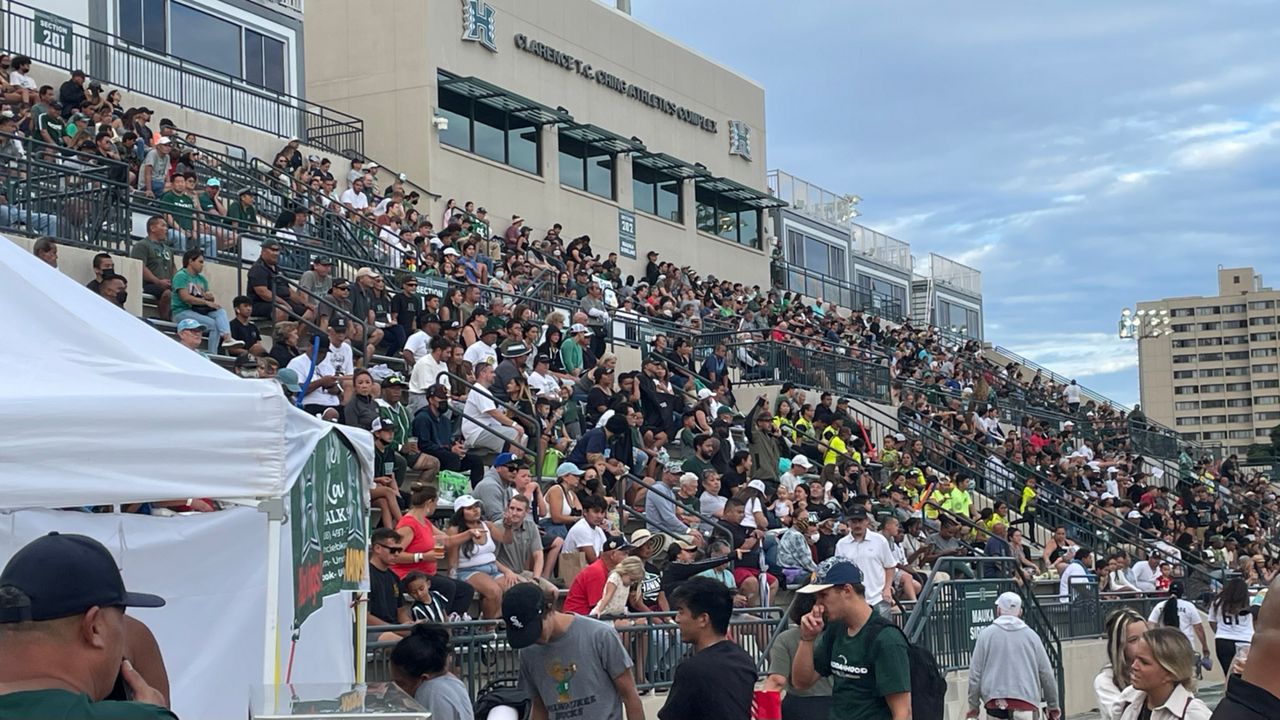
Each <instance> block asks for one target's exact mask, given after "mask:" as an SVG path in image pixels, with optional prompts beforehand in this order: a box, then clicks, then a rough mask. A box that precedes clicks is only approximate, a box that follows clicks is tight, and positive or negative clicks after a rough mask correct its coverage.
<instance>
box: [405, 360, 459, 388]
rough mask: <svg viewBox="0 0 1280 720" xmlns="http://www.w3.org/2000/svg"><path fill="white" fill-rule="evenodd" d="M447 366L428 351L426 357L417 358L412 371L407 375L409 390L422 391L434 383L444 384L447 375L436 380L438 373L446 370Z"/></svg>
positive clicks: (446, 381)
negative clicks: (437, 360)
mask: <svg viewBox="0 0 1280 720" xmlns="http://www.w3.org/2000/svg"><path fill="white" fill-rule="evenodd" d="M448 369H449V367H448V366H447V365H445V364H444V363H442V362H436V359H435V358H434V357H431V354H430V353H428V354H427V356H426V357H423V358H421V359H419V360H418V361H417V362H416V363H414V364H413V372H412V373H410V375H409V392H411V393H424V392H426V391H427V388H430V387H434V386H436V385H446V384H447V383H448V377H447V376H446V377H445V378H443V379H442V380H437V378H439V377H440V373H442V372H444V371H446V370H448Z"/></svg>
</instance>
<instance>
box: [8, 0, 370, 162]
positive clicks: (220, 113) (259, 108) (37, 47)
mask: <svg viewBox="0 0 1280 720" xmlns="http://www.w3.org/2000/svg"><path fill="white" fill-rule="evenodd" d="M297 1H298V2H299V4H300V0H297ZM34 13H35V8H33V7H31V6H29V5H25V4H23V3H20V2H16V0H8V1H7V2H4V3H3V4H2V5H0V15H2V16H3V18H2V20H3V23H4V24H3V31H4V38H5V43H6V50H8V51H9V52H10V53H12V54H14V55H19V54H21V55H27V56H29V57H31V58H32V59H33V60H34V62H35V63H36V64H37V65H48V66H51V67H57V68H61V69H63V70H66V71H68V72H70V71H71V70H73V69H83V70H85V71H86V72H87V73H88V74H89V77H91V78H93V79H94V80H97V81H99V82H101V83H102V84H103V86H105V87H118V88H121V89H123V90H128V91H130V92H135V93H139V94H141V95H146V96H148V97H153V98H156V99H157V100H163V101H165V102H169V103H173V104H174V105H178V106H179V107H183V108H189V109H191V110H195V111H198V112H201V113H204V114H205V115H209V116H212V117H217V118H222V119H223V120H227V121H229V122H233V123H235V124H237V125H243V126H245V127H249V128H253V129H255V130H261V131H263V132H267V133H271V134H273V135H276V136H279V137H296V138H298V139H299V140H301V141H303V142H304V143H306V144H308V145H312V146H314V147H318V148H323V149H325V150H328V151H329V152H334V153H349V152H354V153H363V152H364V123H363V121H362V120H360V118H357V117H355V116H352V115H348V114H346V113H344V112H340V111H338V110H334V109H333V108H329V107H325V106H324V105H318V104H316V103H313V102H308V101H307V100H305V99H303V98H300V97H295V96H293V95H286V94H280V93H275V92H272V91H270V90H266V89H263V88H259V87H255V86H253V85H251V84H249V83H248V82H246V81H245V80H243V79H242V78H238V77H233V76H231V75H228V74H226V73H223V72H220V71H218V70H214V69H212V68H209V67H205V66H203V65H200V64H198V63H193V62H190V61H188V60H183V59H181V58H177V57H173V56H171V55H164V54H158V53H155V52H153V51H150V50H147V49H144V48H141V47H138V46H136V45H133V44H131V43H129V42H128V41H127V40H125V39H124V38H121V37H119V36H116V35H111V34H109V33H106V32H103V31H101V30H98V29H95V28H90V27H88V26H87V25H83V24H81V23H77V22H74V21H70V20H68V21H67V25H68V26H69V35H68V36H67V37H66V38H65V46H64V47H54V46H53V45H52V44H45V43H43V42H40V41H39V40H40V38H39V37H38V36H37V34H36V26H35V25H36V21H35V19H34Z"/></svg>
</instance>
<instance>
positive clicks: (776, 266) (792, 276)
mask: <svg viewBox="0 0 1280 720" xmlns="http://www.w3.org/2000/svg"><path fill="white" fill-rule="evenodd" d="M773 275H774V277H775V279H778V280H781V281H782V283H783V288H784V289H786V290H790V291H792V292H798V293H800V294H801V295H806V296H808V297H812V298H822V300H823V301H824V302H834V303H835V304H836V305H838V306H840V307H842V308H848V309H849V310H861V311H862V312H864V313H867V314H869V315H879V316H880V317H884V318H888V319H890V320H893V321H901V320H904V319H906V309H905V308H904V307H903V304H902V302H901V301H899V300H897V299H895V298H893V297H891V296H889V295H885V294H884V293H879V292H876V291H874V290H871V289H869V288H864V287H859V286H857V285H854V284H853V283H851V282H849V281H848V280H845V279H843V278H837V277H832V276H830V275H825V274H823V273H820V272H818V271H816V270H811V269H809V268H806V267H803V266H800V265H793V264H791V263H789V262H787V261H785V260H781V259H775V260H774V261H773Z"/></svg>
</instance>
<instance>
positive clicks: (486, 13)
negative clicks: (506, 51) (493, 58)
mask: <svg viewBox="0 0 1280 720" xmlns="http://www.w3.org/2000/svg"><path fill="white" fill-rule="evenodd" d="M462 39H463V40H469V41H471V42H478V43H480V44H481V45H483V46H485V47H486V48H488V49H489V51H490V52H498V38H497V35H496V32H495V27H494V11H493V6H492V5H490V4H489V3H487V2H485V1H484V0H462Z"/></svg>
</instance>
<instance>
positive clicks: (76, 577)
mask: <svg viewBox="0 0 1280 720" xmlns="http://www.w3.org/2000/svg"><path fill="white" fill-rule="evenodd" d="M161 605H164V600H163V599H162V598H159V597H157V596H155V595H144V594H141V593H131V592H126V591H125V588H124V581H123V580H122V579H121V578H120V570H119V569H117V567H116V561H115V559H114V558H112V557H111V553H110V552H109V551H108V550H107V548H105V547H103V545H102V543H100V542H98V541H97V540H94V539H93V538H90V537H86V536H84V535H70V534H58V533H49V534H48V535H45V536H43V537H39V538H36V539H35V540H33V541H31V542H30V543H28V544H27V546H26V547H24V548H22V549H21V550H19V551H18V552H17V553H15V554H14V555H13V557H12V558H10V559H9V562H8V564H6V565H5V567H4V571H3V572H0V658H4V661H3V662H0V717H3V718H84V720H126V718H127V719H131V720H165V719H166V718H167V719H168V720H175V716H174V715H173V713H171V712H169V710H168V709H167V708H166V706H167V705H168V701H167V700H166V698H165V695H164V693H162V692H161V691H159V690H157V689H156V688H154V687H152V686H151V685H150V684H148V683H147V681H146V680H145V679H143V677H142V675H141V674H140V673H139V672H138V670H137V669H135V668H134V666H133V662H131V661H130V660H131V659H132V660H133V661H140V660H142V658H143V655H144V654H145V653H142V651H141V650H140V649H139V648H137V647H132V648H131V647H130V644H131V643H130V630H129V623H130V622H131V621H130V620H129V619H128V618H126V617H125V609H126V608H128V607H142V608H146V607H160V606H161ZM135 652H137V653H140V654H137V655H135V654H134V653H135ZM120 682H123V683H124V685H125V687H127V689H128V692H127V693H126V694H127V696H128V697H131V698H132V700H131V701H128V702H125V701H116V700H109V699H108V698H109V697H111V696H113V695H115V694H116V693H115V691H114V690H113V688H114V687H115V686H116V685H117V684H118V683H120Z"/></svg>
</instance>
